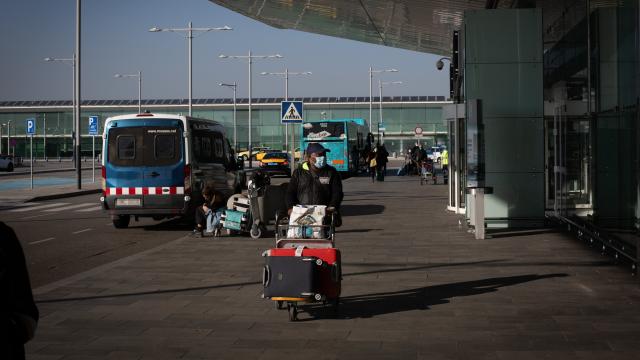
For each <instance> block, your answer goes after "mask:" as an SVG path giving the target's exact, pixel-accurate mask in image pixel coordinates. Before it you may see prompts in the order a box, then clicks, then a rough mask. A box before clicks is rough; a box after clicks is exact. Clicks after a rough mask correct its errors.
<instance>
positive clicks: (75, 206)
mask: <svg viewBox="0 0 640 360" xmlns="http://www.w3.org/2000/svg"><path fill="white" fill-rule="evenodd" d="M95 204H96V203H84V204H75V205H69V206H63V207H59V208H55V209H47V210H44V211H45V212H57V211H64V210H71V209H77V208H82V207H87V206H92V205H95Z"/></svg>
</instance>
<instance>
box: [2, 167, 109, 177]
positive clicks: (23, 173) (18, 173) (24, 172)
mask: <svg viewBox="0 0 640 360" xmlns="http://www.w3.org/2000/svg"><path fill="white" fill-rule="evenodd" d="M96 169H99V168H97V167H96ZM75 170H76V169H75V168H63V169H50V170H34V172H33V174H34V175H35V174H47V173H54V172H67V171H75ZM85 170H91V168H90V167H89V168H82V171H85ZM30 174H31V172H29V171H19V172H16V171H13V172H5V173H0V177H3V176H20V175H30Z"/></svg>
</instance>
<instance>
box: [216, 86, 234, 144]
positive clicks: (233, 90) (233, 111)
mask: <svg viewBox="0 0 640 360" xmlns="http://www.w3.org/2000/svg"><path fill="white" fill-rule="evenodd" d="M218 85H220V86H224V87H230V88H233V149H234V150H235V151H238V127H237V122H236V92H237V91H238V83H236V82H235V81H234V82H233V84H225V83H219V84H218Z"/></svg>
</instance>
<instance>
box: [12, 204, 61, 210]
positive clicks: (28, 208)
mask: <svg viewBox="0 0 640 360" xmlns="http://www.w3.org/2000/svg"><path fill="white" fill-rule="evenodd" d="M64 205H69V203H53V204H44V205H39V206H30V207H25V208H20V209H13V210H10V211H11V212H27V211H32V210H41V209H46V208H51V207H55V206H64Z"/></svg>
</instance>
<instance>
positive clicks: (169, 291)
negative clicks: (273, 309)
mask: <svg viewBox="0 0 640 360" xmlns="http://www.w3.org/2000/svg"><path fill="white" fill-rule="evenodd" d="M495 261H503V260H489V261H477V262H470V263H450V264H435V265H425V266H419V267H400V268H391V269H384V270H372V271H367V272H361V273H350V274H344V276H357V275H367V274H375V273H388V272H402V271H412V270H420V269H426V268H431V267H448V266H469V265H477V264H479V263H486V262H495ZM394 265H395V266H397V265H398V264H394ZM259 271H260V269H259V268H256V275H257V276H256V277H258V276H259V275H260V274H259ZM248 285H262V282H261V281H253V282H252V281H249V282H240V283H232V284H220V285H209V286H197V287H185V288H176V289H164V290H150V291H139V292H131V293H119V294H100V295H94V296H79V297H68V298H57V299H55V298H54V299H39V300H38V301H36V303H38V304H46V303H58V302H67V301H84V300H96V299H108V298H121V297H129V296H146V295H159V294H172V293H185V292H190V291H201V290H212V289H222V288H227V287H237V286H248Z"/></svg>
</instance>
